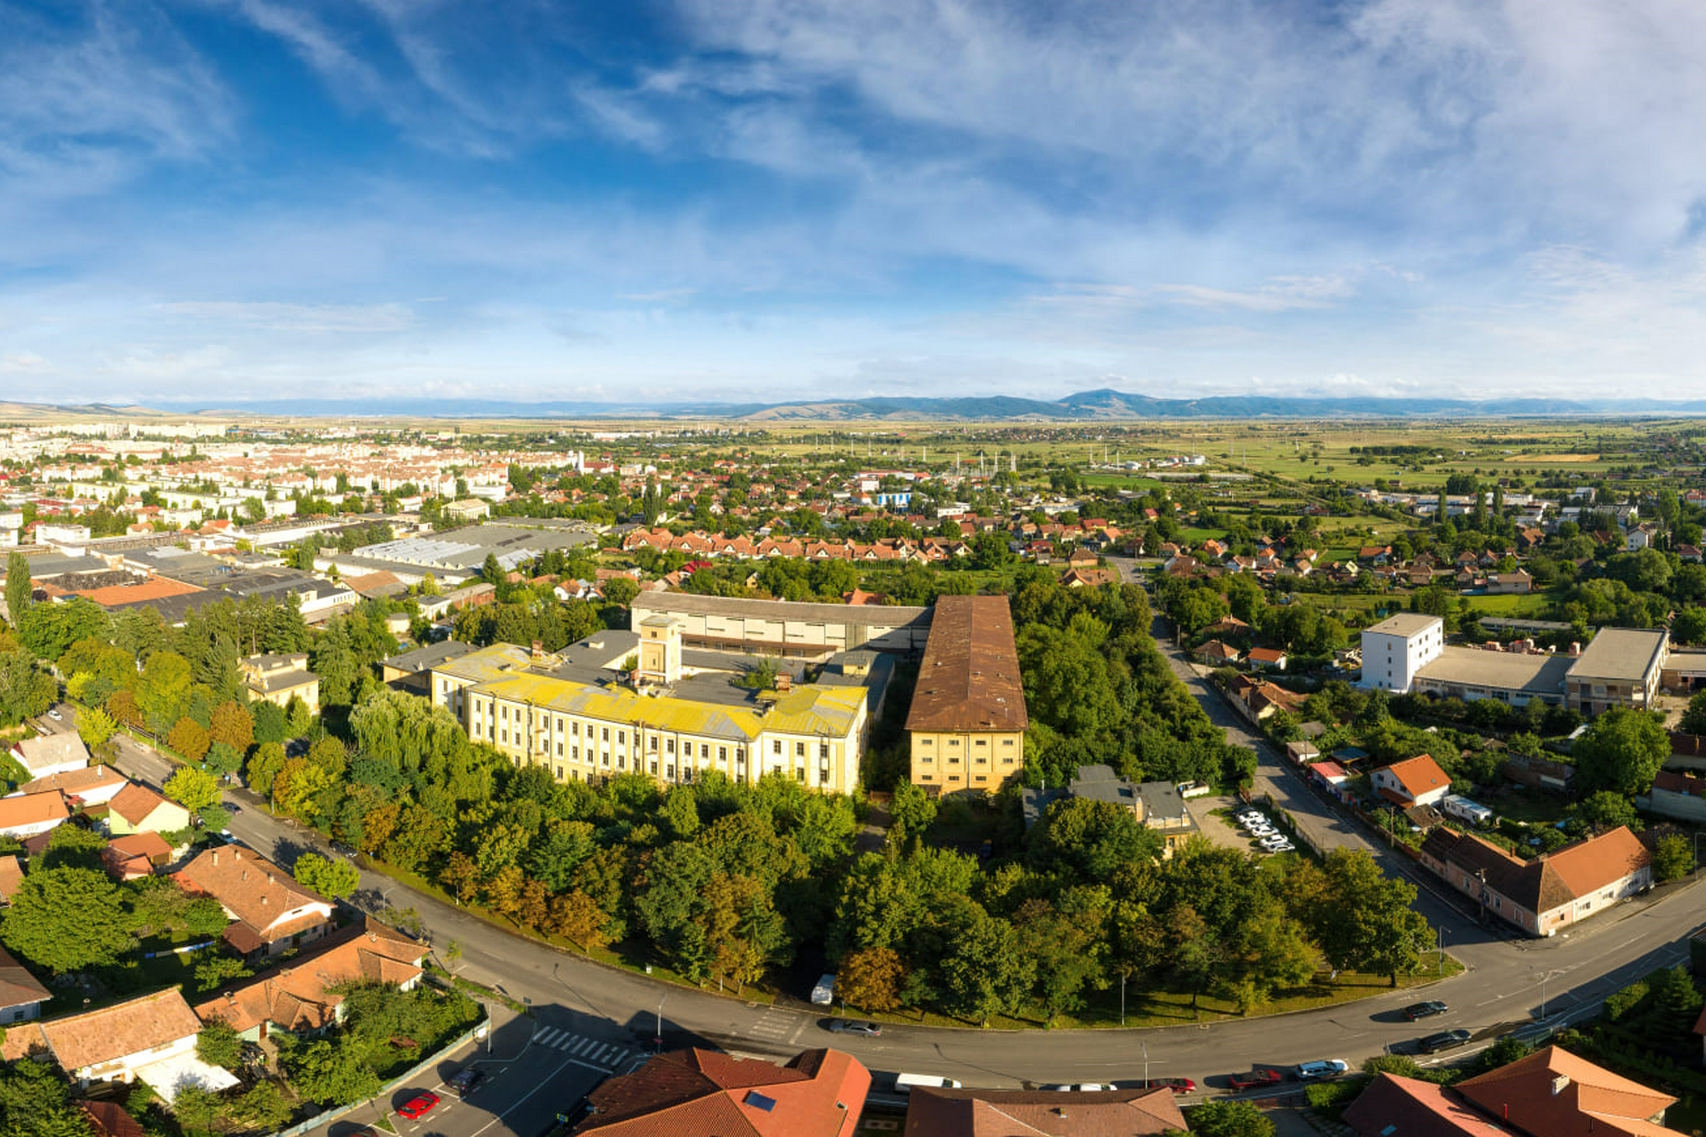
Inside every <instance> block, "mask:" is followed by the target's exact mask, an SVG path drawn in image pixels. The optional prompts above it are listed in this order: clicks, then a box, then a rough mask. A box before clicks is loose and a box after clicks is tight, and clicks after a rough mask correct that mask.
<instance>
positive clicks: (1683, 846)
mask: <svg viewBox="0 0 1706 1137" xmlns="http://www.w3.org/2000/svg"><path fill="white" fill-rule="evenodd" d="M1693 871H1694V845H1693V843H1692V842H1691V841H1689V839H1688V838H1687V837H1685V836H1684V835H1683V834H1681V833H1666V834H1665V835H1664V836H1663V837H1660V838H1659V839H1658V840H1657V841H1655V842H1653V879H1654V880H1658V881H1665V880H1680V879H1682V878H1683V877H1685V876H1687V875H1688V874H1689V873H1691V872H1693Z"/></svg>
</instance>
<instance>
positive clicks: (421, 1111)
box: [397, 1090, 438, 1121]
mask: <svg viewBox="0 0 1706 1137" xmlns="http://www.w3.org/2000/svg"><path fill="white" fill-rule="evenodd" d="M437 1104H438V1095H437V1094H435V1093H433V1092H432V1091H431V1090H422V1091H421V1092H420V1093H418V1094H416V1095H415V1096H414V1097H412V1098H410V1099H409V1100H408V1101H406V1102H404V1103H403V1104H402V1105H400V1106H398V1107H397V1116H398V1117H406V1118H408V1119H409V1120H410V1121H414V1120H416V1119H417V1118H420V1117H424V1116H425V1115H426V1114H428V1113H431V1112H432V1107H433V1106H435V1105H437Z"/></svg>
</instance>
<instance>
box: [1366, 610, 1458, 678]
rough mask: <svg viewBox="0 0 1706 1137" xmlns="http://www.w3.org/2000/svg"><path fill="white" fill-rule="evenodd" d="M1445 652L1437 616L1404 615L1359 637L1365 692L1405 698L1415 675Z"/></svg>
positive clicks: (1442, 625)
mask: <svg viewBox="0 0 1706 1137" xmlns="http://www.w3.org/2000/svg"><path fill="white" fill-rule="evenodd" d="M1444 650H1445V622H1444V621H1443V620H1441V619H1440V618H1439V617H1438V616H1421V615H1416V614H1413V613H1404V614H1402V615H1398V616H1392V617H1390V618H1388V619H1385V620H1382V621H1381V622H1380V623H1378V624H1376V625H1374V626H1373V627H1372V628H1369V629H1367V630H1365V631H1364V632H1363V633H1362V680H1361V682H1360V683H1359V684H1358V685H1359V686H1361V687H1362V688H1363V689H1364V690H1368V691H1390V692H1392V693H1393V694H1404V693H1406V692H1408V691H1409V690H1410V686H1411V684H1412V683H1414V682H1415V678H1416V672H1418V671H1420V670H1421V669H1422V668H1424V667H1426V666H1427V665H1428V664H1429V663H1432V662H1433V661H1434V660H1436V659H1438V658H1439V657H1440V653H1442V652H1443V651H1444Z"/></svg>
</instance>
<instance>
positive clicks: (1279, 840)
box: [1258, 833, 1291, 845]
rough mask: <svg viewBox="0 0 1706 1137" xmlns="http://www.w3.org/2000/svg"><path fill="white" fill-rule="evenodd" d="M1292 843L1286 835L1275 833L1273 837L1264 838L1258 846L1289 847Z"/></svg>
mask: <svg viewBox="0 0 1706 1137" xmlns="http://www.w3.org/2000/svg"><path fill="white" fill-rule="evenodd" d="M1290 843H1291V838H1290V837H1287V836H1286V835H1285V834H1284V833H1275V834H1274V835H1273V836H1272V837H1263V838H1262V839H1261V841H1260V842H1258V844H1262V845H1289V844H1290Z"/></svg>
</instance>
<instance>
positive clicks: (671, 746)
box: [663, 738, 675, 754]
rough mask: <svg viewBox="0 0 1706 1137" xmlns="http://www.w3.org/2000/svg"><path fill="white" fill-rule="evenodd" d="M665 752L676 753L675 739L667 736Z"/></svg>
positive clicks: (664, 745) (664, 746)
mask: <svg viewBox="0 0 1706 1137" xmlns="http://www.w3.org/2000/svg"><path fill="white" fill-rule="evenodd" d="M663 752H664V753H665V754H674V753H675V739H673V738H667V739H665V740H664V744H663Z"/></svg>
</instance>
